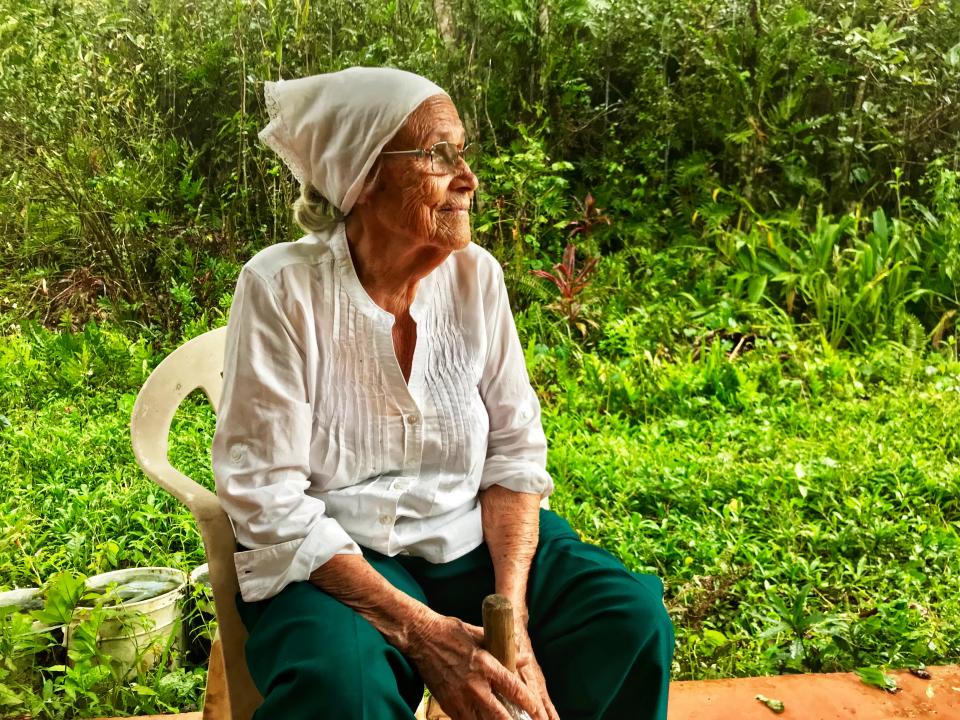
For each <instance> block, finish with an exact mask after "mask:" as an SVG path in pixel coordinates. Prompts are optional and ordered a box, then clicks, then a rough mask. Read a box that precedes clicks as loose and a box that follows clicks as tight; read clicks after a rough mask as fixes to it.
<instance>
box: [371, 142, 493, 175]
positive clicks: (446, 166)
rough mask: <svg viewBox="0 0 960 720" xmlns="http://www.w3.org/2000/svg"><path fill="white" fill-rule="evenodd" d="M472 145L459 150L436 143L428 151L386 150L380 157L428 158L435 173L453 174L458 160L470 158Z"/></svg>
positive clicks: (445, 144) (448, 144) (444, 143)
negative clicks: (411, 156)
mask: <svg viewBox="0 0 960 720" xmlns="http://www.w3.org/2000/svg"><path fill="white" fill-rule="evenodd" d="M474 148H475V146H474V145H465V146H464V147H463V149H462V150H461V149H460V148H458V147H457V146H456V145H455V144H454V143H450V142H438V143H434V144H433V145H431V146H430V147H429V149H426V150H424V149H420V150H387V151H385V152H382V153H380V154H381V155H415V156H416V157H427V156H429V157H430V169H431V170H432V171H433V172H435V173H453V172H456V171H457V161H458V160H460V158H466V157H472V156H473V154H474Z"/></svg>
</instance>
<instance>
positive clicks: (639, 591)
mask: <svg viewBox="0 0 960 720" xmlns="http://www.w3.org/2000/svg"><path fill="white" fill-rule="evenodd" d="M631 580H632V581H631V582H629V583H626V582H625V583H624V589H623V597H622V599H621V601H620V602H618V603H617V606H618V607H617V608H616V610H615V611H614V613H613V614H614V620H613V622H614V624H615V628H614V632H616V633H617V634H618V636H619V637H620V638H622V641H623V642H625V643H628V644H630V645H631V646H632V647H633V648H634V650H635V652H636V656H637V657H638V658H640V659H643V660H644V662H643V664H646V665H649V664H658V665H659V664H665V665H666V667H665V668H664V669H665V670H666V671H668V672H669V666H670V663H671V662H672V659H673V646H674V631H673V621H672V620H671V619H670V615H669V614H668V613H667V608H666V607H665V606H664V604H663V585H662V583H661V582H660V580H659V579H658V578H656V577H654V576H643V575H641V576H636V575H634V576H632V578H631Z"/></svg>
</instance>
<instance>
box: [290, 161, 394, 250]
mask: <svg viewBox="0 0 960 720" xmlns="http://www.w3.org/2000/svg"><path fill="white" fill-rule="evenodd" d="M380 167H381V165H380V161H379V160H378V161H377V163H376V164H375V165H374V166H373V169H372V170H371V172H370V174H369V175H368V176H367V178H366V180H364V181H363V190H362V191H361V196H363V194H365V193H367V192H369V191H370V190H371V189H372V188H373V186H374V185H376V183H377V181H378V180H379V179H380ZM344 217H345V215H344V214H343V213H342V212H340V210H339V209H338V208H336V207H334V205H333V203H332V202H330V200H328V199H327V198H326V197H324V196H323V193H321V192H320V191H319V190H317V188H316V187H314V186H313V184H312V183H310V182H305V183H303V184H302V185H301V186H300V197H298V198H297V199H296V200H295V201H294V203H293V219H294V220H295V221H296V223H297V225H299V226H300V227H301V228H303V229H304V230H305V231H307V232H310V233H312V232H324V231H326V230H328V229H329V228H330V227H331V226H333V225H336V224H337V223H340V222H343V220H344Z"/></svg>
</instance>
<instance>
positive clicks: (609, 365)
mask: <svg viewBox="0 0 960 720" xmlns="http://www.w3.org/2000/svg"><path fill="white" fill-rule="evenodd" d="M0 18H5V19H4V20H2V21H0V101H2V102H0V229H2V237H3V240H2V242H0V268H2V275H0V322H2V327H3V335H2V336H0V472H2V474H3V477H4V478H5V482H4V484H3V489H2V490H0V589H7V588H10V587H15V586H30V585H36V586H42V585H47V584H48V583H49V582H50V581H51V580H52V579H54V578H55V577H58V573H64V572H67V573H80V574H85V575H89V574H93V573H96V572H101V571H105V570H110V569H114V568H118V567H128V566H135V565H148V564H149V565H152V564H160V565H170V566H174V567H180V568H182V569H185V570H189V569H191V568H192V567H193V566H195V565H196V564H198V563H199V562H202V560H203V558H202V549H201V547H200V544H199V538H198V536H197V533H196V529H195V526H194V524H193V521H192V520H191V518H190V517H189V515H188V514H186V513H185V512H184V510H183V509H182V508H181V507H179V506H178V505H177V503H176V502H175V501H173V500H172V499H171V498H170V497H168V496H167V495H165V494H164V493H163V492H162V491H160V490H158V489H156V488H155V486H153V485H151V484H150V483H149V482H148V481H147V480H146V479H145V478H144V477H143V476H142V475H141V474H140V472H139V470H137V468H136V465H135V463H134V461H133V458H132V455H131V452H130V449H129V441H128V438H127V424H128V421H129V413H130V409H131V407H132V403H133V399H134V397H135V394H136V392H137V390H138V388H139V386H140V384H141V383H142V382H143V380H144V378H145V377H146V376H147V375H148V374H149V372H150V370H151V369H152V368H153V367H154V366H155V364H156V362H158V361H159V359H160V358H162V357H163V356H164V355H165V354H166V353H167V352H169V351H170V350H171V349H172V348H173V347H175V346H176V345H178V344H179V343H180V342H182V341H183V340H184V339H186V338H189V337H191V336H193V335H196V334H198V333H200V332H203V331H205V330H207V329H210V328H212V327H215V326H217V325H220V324H222V323H223V322H225V320H226V318H225V313H226V310H227V308H228V307H229V303H230V299H231V293H232V288H233V283H234V281H235V279H236V275H237V272H238V270H239V268H240V266H241V265H242V263H243V262H244V261H245V260H246V259H247V258H249V257H250V256H251V255H252V254H253V253H254V252H256V251H257V250H258V249H260V248H261V247H264V246H265V245H268V244H270V243H273V242H277V241H281V240H286V239H293V238H295V237H296V236H297V231H296V229H295V228H294V227H293V225H292V223H291V216H290V212H289V205H290V203H291V201H292V199H293V197H294V196H295V194H296V188H295V186H294V184H293V181H292V178H290V177H289V175H288V173H287V172H286V170H285V169H284V168H283V167H282V165H280V163H279V161H278V160H276V159H275V158H274V157H273V156H271V155H270V153H269V152H268V151H266V150H265V149H263V148H262V147H260V146H259V145H258V144H257V142H256V132H257V130H258V129H259V128H260V127H261V126H262V125H263V124H264V119H265V111H264V109H263V107H262V96H261V93H260V82H261V81H262V80H264V79H273V78H277V77H295V76H298V75H301V74H308V73H313V72H323V71H329V70H336V69H340V68H342V67H346V66H350V65H355V64H364V65H383V64H386V65H395V66H398V67H403V68H405V69H410V70H414V71H417V72H421V73H423V74H425V75H427V76H428V77H431V78H432V79H434V80H436V81H437V82H438V83H439V84H440V85H442V86H444V87H446V88H447V89H448V90H449V91H450V92H451V94H452V95H453V97H454V99H455V101H456V102H457V104H458V107H459V108H460V110H461V114H462V115H463V119H464V122H465V124H466V126H467V128H468V131H469V133H470V134H471V136H472V137H473V138H475V140H476V141H477V142H478V143H479V144H480V145H481V147H482V150H483V152H482V154H481V156H480V158H479V159H478V160H477V162H476V166H475V170H476V171H477V173H478V175H479V177H480V179H481V189H480V192H479V193H478V197H477V202H476V208H475V213H474V229H475V239H476V240H477V241H478V242H480V243H481V244H484V245H485V246H487V247H489V248H490V249H491V250H492V251H493V252H494V253H495V254H497V255H498V257H499V258H500V259H501V260H502V261H503V262H504V264H505V267H506V269H507V273H508V282H509V284H510V287H511V291H512V298H513V304H514V308H515V310H516V312H517V317H518V327H519V330H520V332H521V336H522V338H523V340H524V342H525V343H526V347H527V360H528V366H529V368H530V371H531V374H532V377H533V379H534V382H535V384H536V385H537V388H538V391H539V392H540V396H541V399H542V402H543V405H544V411H545V423H546V425H547V430H548V433H549V436H550V439H551V447H552V451H551V456H550V469H551V471H552V473H553V474H554V476H555V478H556V479H557V487H558V489H557V492H556V494H555V496H554V498H553V506H554V508H555V509H556V510H558V511H559V512H560V513H562V514H563V515H564V516H565V517H567V518H569V519H570V520H571V522H572V523H573V524H574V526H575V527H576V528H577V529H578V530H579V531H580V532H581V533H582V534H583V536H584V537H586V538H589V539H590V540H592V541H594V542H597V543H599V544H602V545H604V546H606V547H608V548H610V549H611V550H614V551H615V552H617V553H618V554H619V555H620V556H621V557H622V558H623V559H624V561H625V562H626V563H627V564H628V565H629V566H630V567H632V568H636V569H647V570H649V571H651V572H656V573H658V574H660V575H661V576H662V577H664V579H665V582H666V585H667V598H666V599H667V604H668V606H669V607H670V609H671V612H672V615H673V617H674V619H675V622H676V625H677V631H678V645H677V663H676V668H675V676H676V677H678V678H691V677H692V678H698V677H713V676H726V675H753V674H760V673H767V672H797V671H818V670H833V669H852V668H857V667H862V666H884V665H896V666H902V665H915V664H920V663H934V662H945V661H957V660H958V659H960V603H958V600H957V598H958V597H960V567H958V565H957V561H956V557H957V553H958V551H960V539H958V534H957V522H958V520H960V501H958V498H960V440H958V438H960V413H958V411H957V410H956V408H957V403H958V400H960V362H958V339H957V331H956V320H957V311H958V309H960V298H958V284H960V174H958V173H960V114H958V113H957V111H956V108H957V107H958V103H960V44H958V43H957V39H958V38H960V10H958V9H957V6H956V4H955V3H948V2H942V3H938V2H930V1H927V0H915V1H914V2H902V1H899V0H896V1H895V0H880V1H877V0H840V1H839V2H833V3H818V2H812V0H797V1H795V2H789V1H787V0H770V1H769V2H765V3H760V2H758V1H757V0H750V1H747V2H723V1H720V0H717V1H707V2H703V1H701V0H698V1H696V2H694V1H693V0H649V1H648V2H644V3H637V2H632V1H628V0H608V1H606V2H586V1H582V2H575V1H572V0H569V1H568V0H436V2H433V3H427V2H422V1H417V0H393V2H389V3H381V2H373V1H371V2H345V1H338V0H333V1H332V2H326V3H322V4H320V3H310V2H308V0H303V1H299V0H298V1H295V2H291V3H275V2H273V1H272V0H261V1H260V2H241V1H239V0H238V1H237V2H234V3H222V2H220V3H218V2H213V0H194V1H193V2H177V3H167V2H156V1H153V2H151V1H150V0H101V1H99V2H96V3H94V2H91V1H89V0H73V1H72V2H68V1H66V0H45V1H44V2H28V1H27V0H0ZM212 427H213V418H212V415H211V413H210V411H209V409H207V408H206V407H205V405H204V403H203V402H202V401H201V400H197V401H196V402H189V403H188V404H187V405H186V406H185V407H184V408H183V409H182V411H181V413H180V415H179V417H178V420H177V424H176V428H175V442H174V447H173V451H172V453H173V458H174V460H175V461H176V464H178V466H180V467H181V468H183V469H184V470H185V471H186V472H188V473H189V474H191V475H192V476H194V477H196V478H198V479H200V480H202V481H203V482H206V483H210V472H209V468H208V447H209V441H210V434H211V432H212ZM158 530H160V531H159V532H158ZM59 577H60V578H61V580H62V578H63V577H64V576H63V575H59ZM21 629H22V628H21ZM16 631H17V627H15V624H12V621H10V620H9V619H0V654H2V658H3V659H2V660H0V716H3V715H5V714H11V715H13V716H16V715H18V714H21V713H24V712H30V713H33V714H35V715H37V716H41V717H72V716H76V715H80V716H91V715H94V716H95V715H98V714H99V715H109V714H119V713H121V712H131V713H132V712H137V711H147V710H158V711H159V710H166V709H172V708H180V709H186V708H189V707H190V706H191V705H195V704H196V703H197V702H198V699H199V696H200V692H201V690H202V685H203V669H202V667H194V665H193V664H192V663H191V662H187V663H186V664H182V666H181V667H180V668H179V669H171V668H169V667H161V668H160V669H158V670H157V671H155V672H154V673H153V674H151V675H150V676H149V677H147V676H145V677H141V678H139V679H138V683H134V684H130V683H128V682H126V681H124V680H123V679H122V678H117V677H113V676H111V675H110V674H109V673H108V672H104V671H101V670H98V669H97V666H96V665H95V664H94V663H93V661H94V660H95V659H96V658H95V651H93V650H91V653H90V654H87V655H82V656H77V657H75V658H73V660H74V664H73V666H72V667H62V666H58V665H57V664H55V663H51V664H46V665H43V664H41V665H40V666H35V667H31V668H27V669H26V670H24V668H23V667H22V663H20V664H18V663H16V662H15V658H16V656H17V655H18V654H22V653H25V652H26V649H25V646H26V644H28V643H26V641H24V640H23V637H22V634H21V636H18V635H17V633H16ZM31 642H32V641H31Z"/></svg>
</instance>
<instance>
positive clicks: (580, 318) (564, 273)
mask: <svg viewBox="0 0 960 720" xmlns="http://www.w3.org/2000/svg"><path fill="white" fill-rule="evenodd" d="M576 202H577V205H579V206H580V210H581V215H580V217H579V218H577V219H576V220H572V221H571V222H570V223H568V224H567V226H566V229H567V231H568V232H569V233H570V240H569V241H568V242H567V247H566V249H564V251H563V260H562V261H561V262H559V263H557V264H556V265H554V266H553V272H550V271H549V270H531V271H530V272H531V273H532V274H533V275H535V276H536V277H540V278H544V279H545V280H549V281H550V282H552V283H553V284H554V285H555V286H556V287H557V290H559V291H560V297H559V298H558V299H557V301H556V302H552V303H550V304H549V305H548V306H547V307H548V308H550V309H552V310H555V311H556V312H558V313H560V314H561V315H563V317H564V318H565V319H566V321H567V323H568V324H569V325H570V326H571V327H576V328H577V329H579V330H580V332H581V333H582V334H583V335H586V334H587V326H588V325H590V326H592V327H596V322H595V321H594V320H592V319H591V318H590V317H589V316H588V315H587V314H586V313H584V312H583V303H582V302H581V301H580V294H581V293H582V292H583V291H584V290H586V289H587V288H588V287H589V286H590V283H591V282H592V280H593V274H594V273H595V272H596V270H597V263H599V262H600V258H590V259H589V260H587V261H586V262H585V263H583V265H581V266H580V267H579V268H578V267H577V246H576V245H574V244H573V239H574V238H575V237H577V236H578V235H580V236H581V237H586V236H587V235H588V234H589V233H590V232H592V231H593V230H594V229H595V228H596V227H597V226H598V225H600V224H607V225H609V224H610V218H609V217H607V216H606V215H603V214H602V213H601V209H600V208H598V207H596V201H595V200H594V199H593V195H591V194H589V193H588V194H587V196H586V198H584V201H583V202H582V203H581V202H579V201H576Z"/></svg>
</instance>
